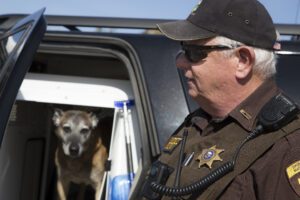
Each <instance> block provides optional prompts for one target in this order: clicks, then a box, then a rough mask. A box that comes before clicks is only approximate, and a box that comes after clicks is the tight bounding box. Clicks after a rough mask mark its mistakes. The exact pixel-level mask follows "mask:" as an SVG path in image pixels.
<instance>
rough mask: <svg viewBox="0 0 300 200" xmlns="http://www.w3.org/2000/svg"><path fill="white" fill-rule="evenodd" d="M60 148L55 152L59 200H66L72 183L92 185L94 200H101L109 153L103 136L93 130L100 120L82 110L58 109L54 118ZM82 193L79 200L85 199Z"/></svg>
mask: <svg viewBox="0 0 300 200" xmlns="http://www.w3.org/2000/svg"><path fill="white" fill-rule="evenodd" d="M53 123H54V125H55V127H56V128H55V133H56V136H57V137H58V145H57V149H56V152H55V164H56V168H57V192H58V199H59V200H66V199H67V195H68V192H69V187H70V183H71V182H73V183H76V184H81V185H91V186H92V187H93V188H94V190H95V200H100V195H101V194H100V188H101V184H102V179H103V175H104V171H105V169H104V163H105V161H106V160H107V156H108V155H107V150H106V147H105V146H104V145H103V143H102V139H101V137H100V133H99V132H96V131H94V129H95V127H96V126H97V124H98V118H97V117H96V116H95V115H94V114H93V113H88V112H85V111H79V110H69V111H62V110H60V109H56V110H55V112H54V115H53ZM83 196H84V194H83V192H82V191H81V192H80V193H79V195H78V198H77V199H83Z"/></svg>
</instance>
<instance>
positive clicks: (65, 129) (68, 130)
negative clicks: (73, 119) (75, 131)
mask: <svg viewBox="0 0 300 200" xmlns="http://www.w3.org/2000/svg"><path fill="white" fill-rule="evenodd" d="M63 130H64V132H65V133H70V132H71V128H70V127H69V126H64V127H63Z"/></svg>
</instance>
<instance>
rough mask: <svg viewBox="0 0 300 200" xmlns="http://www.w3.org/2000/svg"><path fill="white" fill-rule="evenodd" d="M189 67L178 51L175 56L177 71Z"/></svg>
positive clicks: (182, 54)
mask: <svg viewBox="0 0 300 200" xmlns="http://www.w3.org/2000/svg"><path fill="white" fill-rule="evenodd" d="M189 65H190V63H189V61H188V60H187V59H186V57H185V55H184V53H183V51H179V52H178V53H177V56H176V67H177V68H179V69H187V67H188V66H189Z"/></svg>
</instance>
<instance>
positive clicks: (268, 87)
mask: <svg viewBox="0 0 300 200" xmlns="http://www.w3.org/2000/svg"><path fill="white" fill-rule="evenodd" d="M278 93H279V89H278V87H277V86H276V83H275V81H274V80H267V81H265V82H264V83H262V85H261V86H260V87H258V88H257V89H256V90H255V91H254V92H253V93H252V94H251V95H250V96H249V97H247V98H246V99H245V100H244V101H243V102H242V103H241V104H240V105H238V106H237V107H236V108H235V109H234V110H232V111H231V112H230V113H229V116H231V117H232V118H234V119H235V120H236V121H237V122H238V123H239V124H240V125H241V126H243V127H244V128H245V129H246V130H248V131H251V130H252V129H253V128H254V126H255V125H256V124H255V123H256V118H257V115H258V113H259V111H260V110H261V109H262V107H263V106H264V105H265V104H266V103H267V102H268V101H269V100H270V99H271V98H272V97H273V96H275V95H276V94H278Z"/></svg>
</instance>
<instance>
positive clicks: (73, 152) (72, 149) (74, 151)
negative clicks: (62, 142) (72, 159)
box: [69, 144, 79, 156]
mask: <svg viewBox="0 0 300 200" xmlns="http://www.w3.org/2000/svg"><path fill="white" fill-rule="evenodd" d="M69 151H70V155H71V156H78V154H79V145H77V144H71V145H70V148H69Z"/></svg>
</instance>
